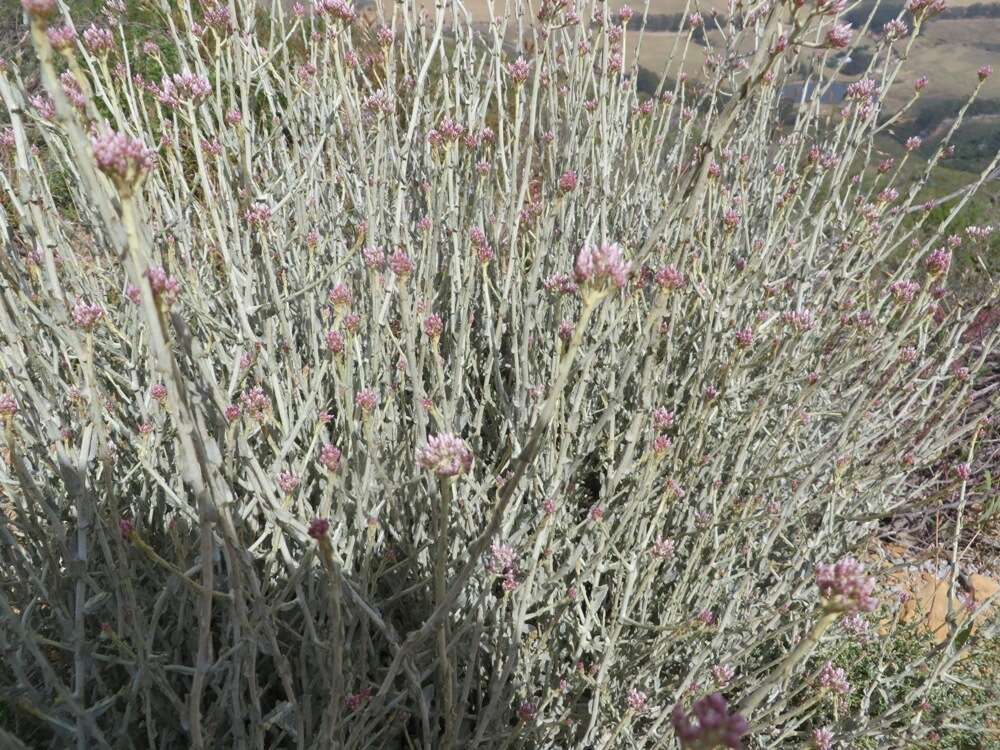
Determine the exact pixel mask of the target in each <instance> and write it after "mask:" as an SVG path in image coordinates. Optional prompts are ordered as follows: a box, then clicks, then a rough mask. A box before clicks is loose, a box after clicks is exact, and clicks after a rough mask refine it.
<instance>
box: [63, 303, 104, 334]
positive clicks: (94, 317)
mask: <svg viewBox="0 0 1000 750" xmlns="http://www.w3.org/2000/svg"><path fill="white" fill-rule="evenodd" d="M71 315H72V318H73V323H74V325H76V326H77V328H82V329H83V330H85V331H90V330H93V328H94V326H95V325H97V321H99V320H100V319H101V318H103V317H104V308H102V307H101V306H100V305H91V304H88V303H87V302H84V301H83V300H80V299H78V300H77V301H76V304H75V305H73V310H72V313H71Z"/></svg>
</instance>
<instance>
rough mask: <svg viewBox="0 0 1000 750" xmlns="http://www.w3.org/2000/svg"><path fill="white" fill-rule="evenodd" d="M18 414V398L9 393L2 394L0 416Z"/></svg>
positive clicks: (0, 397)
mask: <svg viewBox="0 0 1000 750" xmlns="http://www.w3.org/2000/svg"><path fill="white" fill-rule="evenodd" d="M15 414H17V400H16V399H15V398H14V397H13V396H12V395H11V394H9V393H5V394H3V395H2V396H0V417H8V418H9V417H13V416H14V415H15Z"/></svg>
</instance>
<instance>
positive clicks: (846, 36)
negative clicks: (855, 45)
mask: <svg viewBox="0 0 1000 750" xmlns="http://www.w3.org/2000/svg"><path fill="white" fill-rule="evenodd" d="M853 36H854V29H853V28H852V27H851V24H849V23H837V24H834V25H833V27H832V28H831V29H830V30H829V31H827V32H826V43H827V46H829V47H833V48H834V49H844V48H845V47H847V46H848V45H849V44H850V43H851V38H852V37H853Z"/></svg>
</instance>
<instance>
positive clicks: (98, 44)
mask: <svg viewBox="0 0 1000 750" xmlns="http://www.w3.org/2000/svg"><path fill="white" fill-rule="evenodd" d="M83 46H84V47H86V48H87V51H88V52H89V53H90V54H92V55H97V56H98V57H103V56H105V55H107V54H109V53H110V52H111V50H113V49H114V48H115V37H114V35H113V34H112V33H111V31H110V30H108V29H104V28H101V27H100V26H96V25H94V24H90V26H88V27H87V28H86V29H85V30H84V32H83Z"/></svg>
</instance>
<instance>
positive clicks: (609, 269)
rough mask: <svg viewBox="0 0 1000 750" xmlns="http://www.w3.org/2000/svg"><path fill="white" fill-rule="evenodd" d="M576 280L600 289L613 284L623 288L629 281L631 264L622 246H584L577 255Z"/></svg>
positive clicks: (580, 283)
mask: <svg viewBox="0 0 1000 750" xmlns="http://www.w3.org/2000/svg"><path fill="white" fill-rule="evenodd" d="M575 270H576V281H577V283H578V284H579V285H580V286H587V287H590V288H591V289H594V290H598V291H607V290H609V289H610V287H611V286H615V287H617V288H618V289H622V288H623V287H624V286H625V284H626V282H627V281H628V275H629V271H630V270H631V266H630V265H629V264H628V263H626V262H625V258H624V257H623V256H622V251H621V248H620V247H619V246H618V245H616V244H602V245H601V246H600V247H584V248H583V249H581V250H580V254H579V255H577V256H576V269H575Z"/></svg>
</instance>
